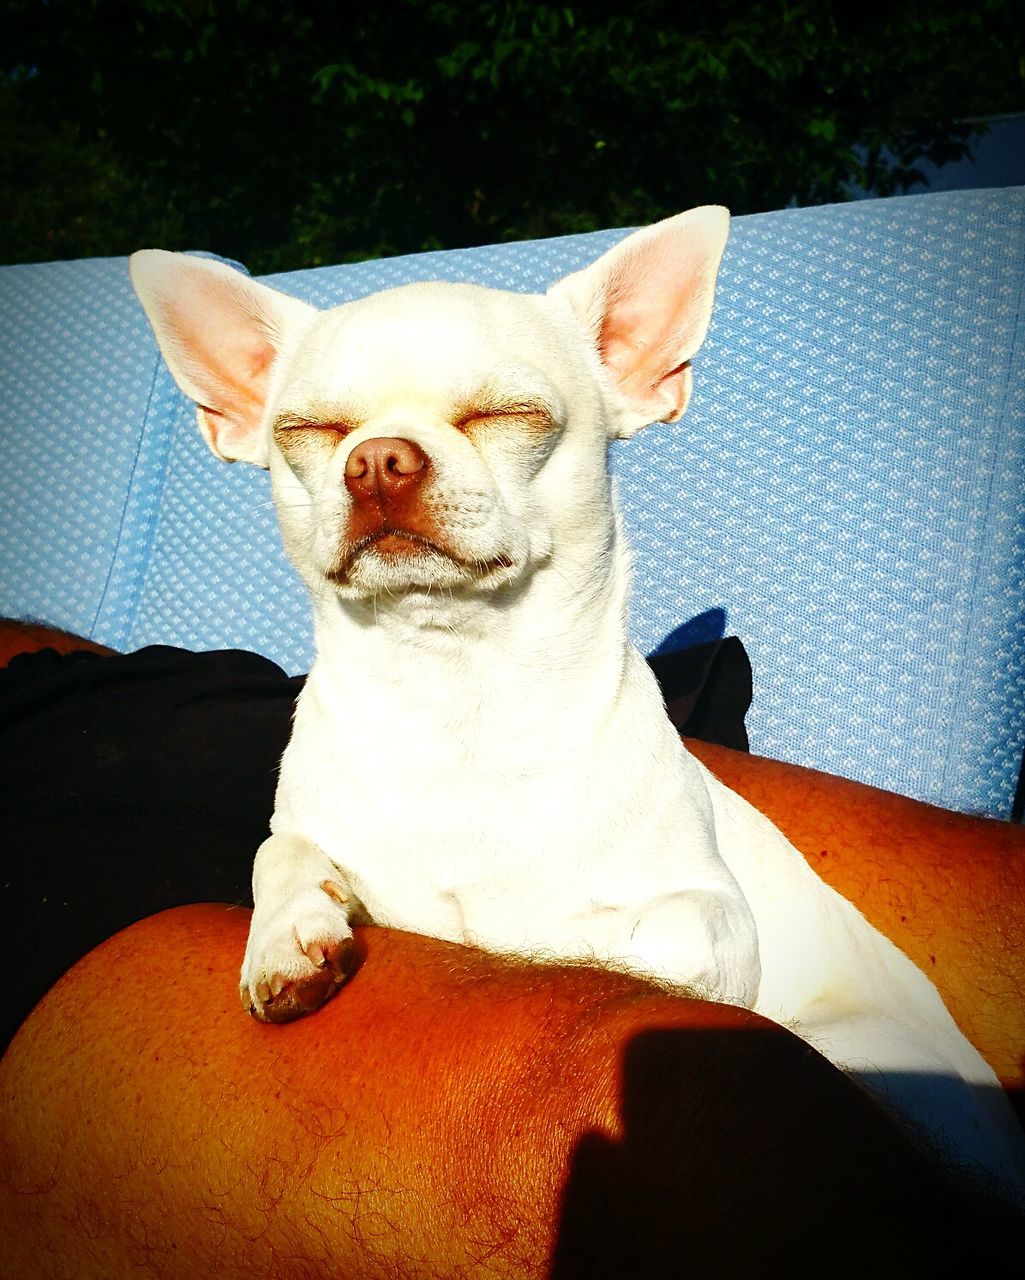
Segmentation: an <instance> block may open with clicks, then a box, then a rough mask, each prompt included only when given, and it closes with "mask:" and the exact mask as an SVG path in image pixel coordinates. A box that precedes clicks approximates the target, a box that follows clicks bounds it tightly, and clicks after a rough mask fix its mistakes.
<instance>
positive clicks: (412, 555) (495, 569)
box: [327, 526, 513, 586]
mask: <svg viewBox="0 0 1025 1280" xmlns="http://www.w3.org/2000/svg"><path fill="white" fill-rule="evenodd" d="M369 552H372V553H373V554H374V556H375V558H376V559H378V560H379V561H383V562H384V563H385V564H387V565H389V566H394V567H395V568H396V569H400V568H401V566H402V565H403V564H404V563H405V564H408V565H409V566H410V568H412V567H413V566H414V565H417V564H419V565H421V566H422V565H423V563H424V561H425V560H429V559H430V558H432V557H438V558H440V559H442V560H444V561H447V562H448V563H449V564H450V565H452V566H453V567H455V568H456V569H458V570H459V571H460V573H461V574H462V575H463V576H465V578H466V579H467V580H468V581H475V582H483V581H484V580H486V579H487V578H489V577H491V576H492V575H494V574H496V573H499V572H500V571H501V570H504V569H510V568H512V563H513V562H512V559H511V558H510V557H509V556H507V555H504V554H500V555H496V556H491V557H489V558H480V559H477V558H470V557H466V556H461V555H458V554H457V553H456V552H454V551H452V550H451V549H450V548H448V547H444V546H442V545H441V544H440V543H437V542H435V541H434V540H433V539H432V538H428V537H425V536H424V535H423V534H422V533H413V532H412V531H411V530H408V529H396V528H390V527H387V526H386V527H384V528H382V529H377V530H375V531H374V532H373V533H368V534H366V535H364V536H363V537H362V538H359V539H357V541H355V542H353V543H351V544H350V545H349V546H348V547H347V548H346V549H345V552H344V554H343V556H342V558H341V560H340V562H339V563H338V564H336V565H334V566H333V567H332V568H331V569H329V570H328V572H327V577H328V579H329V580H330V581H331V582H333V583H335V584H336V585H337V586H351V585H353V584H352V571H353V569H354V568H355V567H356V565H357V564H358V563H359V562H360V560H362V559H363V557H364V556H366V555H367V554H368V553H369ZM418 553H419V554H418ZM410 585H411V586H417V585H423V584H422V583H421V582H420V575H419V574H411V575H410Z"/></svg>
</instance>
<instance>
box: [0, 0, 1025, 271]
mask: <svg viewBox="0 0 1025 1280" xmlns="http://www.w3.org/2000/svg"><path fill="white" fill-rule="evenodd" d="M3 11H4V16H5V21H4V30H5V41H4V46H5V60H6V67H5V70H6V75H5V76H4V78H3V82H2V86H0V138H2V160H0V164H2V166H3V175H2V176H3V191H4V197H3V199H4V204H5V206H6V207H5V210H4V213H5V215H6V216H5V217H4V228H3V232H2V234H3V236H4V242H3V244H2V245H0V255H2V257H3V259H4V260H6V261H12V260H35V259H41V258H60V257H74V256H80V255H92V254H106V253H125V252H128V251H130V250H131V249H134V248H136V247H139V246H140V245H147V244H160V245H165V246H167V247H171V248H182V247H188V248H209V249H214V250H217V251H218V252H221V253H224V254H227V255H229V256H233V257H236V258H239V259H241V260H243V261H245V262H246V263H247V264H248V265H249V266H250V267H252V268H253V269H254V270H257V271H268V270H274V269H279V268H286V267H296V266H304V265H312V264H317V263H322V262H327V261H341V260H345V259H353V258H359V257H366V256H372V255H377V254H383V253H394V252H406V251H415V250H419V249H422V248H432V247H451V246H458V245H471V244H479V243H485V242H488V241H492V240H498V239H503V238H504V239H512V238H521V237H529V236H542V235H550V234H555V233H560V232H566V231H577V230H587V229H590V228H593V227H598V226H613V225H628V224H634V223H640V222H645V221H650V220H652V219H654V218H657V217H660V216H664V215H666V214H668V213H671V212H675V211H676V210H678V209H682V208H685V207H687V206H689V205H691V204H696V203H700V202H704V201H716V202H721V203H725V204H728V205H730V206H731V208H732V209H733V210H734V212H736V213H746V212H753V211H756V210H760V209H769V208H778V207H780V206H782V205H786V204H788V203H791V202H796V203H798V204H810V203H820V202H823V201H828V200H835V199H841V198H843V195H844V192H845V189H846V188H847V186H848V184H850V183H852V182H856V183H859V184H861V185H868V186H872V187H874V188H876V189H877V190H879V191H881V192H883V193H886V192H889V191H894V190H900V189H902V188H903V187H905V186H906V185H907V184H908V183H909V182H910V181H913V180H914V177H915V173H914V170H913V162H914V160H915V159H917V158H919V157H923V156H925V157H928V158H930V159H933V160H935V161H943V160H947V159H954V158H958V157H960V156H961V155H962V154H963V153H964V149H965V139H966V138H967V136H968V134H969V129H968V127H967V126H964V125H958V124H957V123H955V122H956V121H958V120H963V119H965V118H969V117H973V116H981V115H985V114H991V113H996V112H1000V111H1010V110H1017V109H1020V108H1021V106H1022V103H1023V97H1025V87H1023V86H1025V80H1023V63H1025V23H1022V22H1020V21H1019V18H1018V13H1017V6H1016V5H1014V4H1008V3H1004V2H999V0H975V3H973V4H948V5H938V4H936V3H935V0H891V3H890V4H889V5H888V6H887V7H886V8H885V9H878V8H876V7H874V6H868V5H865V4H864V3H863V0H862V2H860V3H845V2H843V0H766V2H765V3H761V4H751V3H737V2H735V0H704V2H703V3H701V4H685V3H681V2H679V0H676V2H674V0H635V3H632V4H617V3H603V2H602V0H595V2H594V3H591V4H588V5H580V4H562V5H560V4H539V3H530V2H528V0H477V2H476V3H458V2H457V0H448V2H447V3H446V2H443V0H441V2H432V0H374V2H373V3H359V4H356V3H348V2H347V0H337V2H336V3H324V4H319V5H318V4H305V5H301V6H300V5H296V6H287V5H282V4H276V3H271V2H270V0H139V2H137V3H123V2H120V0H20V2H19V0H14V2H11V0H5V3H4V4H3ZM856 148H857V150H856Z"/></svg>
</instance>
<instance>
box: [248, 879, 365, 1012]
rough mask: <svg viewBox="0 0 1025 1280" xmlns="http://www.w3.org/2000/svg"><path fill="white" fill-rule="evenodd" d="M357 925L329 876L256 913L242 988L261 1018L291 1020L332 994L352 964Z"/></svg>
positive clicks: (249, 1008)
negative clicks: (354, 924)
mask: <svg viewBox="0 0 1025 1280" xmlns="http://www.w3.org/2000/svg"><path fill="white" fill-rule="evenodd" d="M352 945H353V944H352V930H351V929H350V928H349V920H348V911H347V909H346V905H345V898H344V895H343V894H342V890H341V888H340V887H339V886H338V885H337V884H335V883H334V882H333V881H328V880H325V881H324V883H323V884H322V885H321V886H319V887H318V888H313V889H307V890H304V891H303V892H302V893H299V894H297V895H295V896H294V897H292V898H289V899H288V900H287V901H286V902H284V903H282V904H281V905H276V906H274V907H273V908H271V909H270V910H264V909H261V908H260V907H258V908H257V910H256V911H255V912H254V913H253V923H252V925H251V927H250V930H249V941H248V943H247V945H246V955H245V960H244V962H243V965H242V981H241V983H240V985H239V994H240V995H241V997H242V1005H243V1007H244V1008H245V1009H248V1011H249V1012H250V1013H251V1014H252V1015H253V1017H254V1018H257V1019H258V1020H259V1021H260V1022H291V1021H293V1020H294V1019H296V1018H302V1017H305V1016H306V1014H309V1013H313V1012H315V1010H317V1009H319V1008H320V1006H321V1005H322V1004H324V1003H325V1001H327V1000H330V998H331V997H332V996H333V995H334V993H335V992H336V991H337V990H338V988H339V987H340V986H341V985H342V983H343V982H344V981H345V979H346V978H347V977H348V974H349V969H350V967H351V965H352Z"/></svg>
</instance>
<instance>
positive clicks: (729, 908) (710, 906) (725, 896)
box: [630, 887, 762, 1009]
mask: <svg viewBox="0 0 1025 1280" xmlns="http://www.w3.org/2000/svg"><path fill="white" fill-rule="evenodd" d="M630 950H631V951H633V952H634V953H635V954H637V955H638V956H639V957H640V958H641V961H642V964H643V967H644V968H645V969H646V970H647V971H648V972H651V973H654V974H657V975H658V976H659V977H663V978H668V979H669V981H670V982H676V983H681V984H683V985H684V986H686V987H688V988H689V989H690V990H692V991H693V992H694V993H695V994H696V995H699V996H703V997H705V998H707V999H711V1000H719V1001H723V1002H725V1003H727V1004H737V1005H741V1006H743V1007H744V1008H747V1009H750V1008H751V1007H752V1006H753V1005H754V1003H755V1001H756V1000H757V998H758V986H759V983H760V981H761V973H762V967H761V959H760V956H759V951H758V929H757V926H756V925H755V921H754V916H753V915H752V914H751V909H750V907H749V906H748V904H747V902H746V900H745V899H744V897H743V895H742V894H741V892H740V890H739V889H736V890H732V887H731V888H727V889H720V888H708V889H689V890H684V891H681V892H677V893H667V894H663V895H662V896H661V897H658V898H654V899H652V900H651V901H649V902H646V903H645V904H644V906H643V907H642V908H641V910H640V912H639V913H638V915H637V917H636V920H635V922H634V925H633V928H632V929H631V932H630Z"/></svg>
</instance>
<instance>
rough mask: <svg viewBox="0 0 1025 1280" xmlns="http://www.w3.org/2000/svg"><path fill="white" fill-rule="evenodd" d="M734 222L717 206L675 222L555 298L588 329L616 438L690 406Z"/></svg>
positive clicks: (646, 233)
mask: <svg viewBox="0 0 1025 1280" xmlns="http://www.w3.org/2000/svg"><path fill="white" fill-rule="evenodd" d="M729 219H730V215H729V211H728V210H726V209H723V208H721V207H720V206H719V205H705V206H702V207H701V208H699V209H691V210H689V212H687V213H680V214H677V215H676V217H675V218H667V219H666V220H665V221H664V222H657V223H655V225H654V226H651V227H645V228H644V229H643V230H641V231H637V232H635V233H634V234H633V235H631V236H627V238H626V239H625V240H622V241H621V242H620V243H619V244H618V245H616V247H615V248H614V249H611V250H610V251H609V252H608V253H606V254H604V255H603V256H602V257H601V258H599V259H598V260H597V262H594V263H592V265H591V266H589V267H585V268H584V270H582V271H577V272H574V274H573V275H571V276H567V277H566V278H565V279H564V280H560V281H559V283H558V284H557V285H555V286H554V287H553V288H552V289H551V290H550V291H549V292H550V294H551V295H552V296H555V297H561V298H563V299H564V300H565V301H566V302H568V303H569V305H570V306H571V307H572V308H573V310H574V311H575V312H576V314H577V316H578V317H579V318H580V319H581V320H582V321H583V323H584V325H585V327H586V328H587V330H588V332H589V333H590V334H591V336H592V338H593V340H594V342H595V345H596V347H597V350H598V355H599V356H600V358H601V361H602V364H603V365H604V366H605V369H606V371H607V373H608V375H609V378H610V381H611V382H612V385H613V387H614V388H615V390H616V391H618V392H619V395H620V407H621V409H622V413H621V416H620V420H619V421H618V422H617V423H616V424H615V426H614V433H615V434H616V435H618V436H621V437H626V436H631V435H633V434H634V433H635V432H636V431H638V430H640V428H641V427H643V426H646V425H647V424H648V423H649V422H673V421H675V420H676V419H677V418H679V417H681V416H682V414H683V412H684V410H685V409H686V408H687V402H688V400H689V399H690V391H691V373H690V360H691V359H692V357H693V356H694V354H695V353H696V352H697V350H698V348H699V347H700V346H701V343H702V342H703V341H704V338H705V334H706V333H707V332H708V324H709V321H710V319H711V317H712V301H713V297H714V294H715V281H716V276H717V275H718V272H719V263H720V261H721V259H722V254H723V250H724V248H725V247H726V237H727V234H728V232H729Z"/></svg>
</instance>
